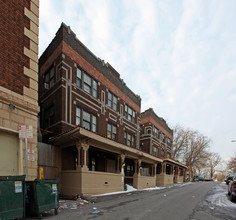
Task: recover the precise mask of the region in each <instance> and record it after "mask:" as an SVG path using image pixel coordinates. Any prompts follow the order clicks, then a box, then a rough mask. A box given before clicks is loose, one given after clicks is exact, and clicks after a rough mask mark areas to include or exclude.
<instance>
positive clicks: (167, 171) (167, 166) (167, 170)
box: [166, 164, 171, 175]
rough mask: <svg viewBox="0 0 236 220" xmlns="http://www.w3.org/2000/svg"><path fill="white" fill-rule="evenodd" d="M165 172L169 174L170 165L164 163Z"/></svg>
mask: <svg viewBox="0 0 236 220" xmlns="http://www.w3.org/2000/svg"><path fill="white" fill-rule="evenodd" d="M166 174H168V175H170V174H171V167H170V165H168V164H166Z"/></svg>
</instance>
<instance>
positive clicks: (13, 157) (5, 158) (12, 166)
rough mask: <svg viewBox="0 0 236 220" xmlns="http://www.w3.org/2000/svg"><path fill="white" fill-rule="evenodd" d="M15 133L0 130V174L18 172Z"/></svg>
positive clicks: (15, 173) (16, 138)
mask: <svg viewBox="0 0 236 220" xmlns="http://www.w3.org/2000/svg"><path fill="white" fill-rule="evenodd" d="M18 149H19V139H18V135H17V134H11V133H8V132H3V131H0V176H4V175H17V174H18V157H17V155H18Z"/></svg>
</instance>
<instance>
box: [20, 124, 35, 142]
mask: <svg viewBox="0 0 236 220" xmlns="http://www.w3.org/2000/svg"><path fill="white" fill-rule="evenodd" d="M19 138H20V139H24V138H33V126H32V125H19Z"/></svg>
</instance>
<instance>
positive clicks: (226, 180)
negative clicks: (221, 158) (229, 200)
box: [225, 174, 229, 182]
mask: <svg viewBox="0 0 236 220" xmlns="http://www.w3.org/2000/svg"><path fill="white" fill-rule="evenodd" d="M228 176H229V174H228V175H226V176H225V182H227V178H228Z"/></svg>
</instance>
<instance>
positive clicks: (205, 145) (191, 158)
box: [173, 126, 211, 180]
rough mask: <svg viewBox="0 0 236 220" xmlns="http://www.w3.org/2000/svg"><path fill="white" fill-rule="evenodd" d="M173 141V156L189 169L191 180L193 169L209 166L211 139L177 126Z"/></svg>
mask: <svg viewBox="0 0 236 220" xmlns="http://www.w3.org/2000/svg"><path fill="white" fill-rule="evenodd" d="M174 131H175V132H176V133H174V140H173V155H174V156H175V159H178V160H180V161H181V162H183V163H185V164H186V165H187V166H188V167H189V178H190V180H192V178H193V169H201V168H202V167H205V166H206V165H207V161H208V158H209V156H210V153H209V148H210V142H211V141H210V139H208V138H207V137H206V136H204V135H202V134H200V133H199V132H198V131H195V130H191V129H185V128H183V127H181V126H176V127H175V129H174Z"/></svg>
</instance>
